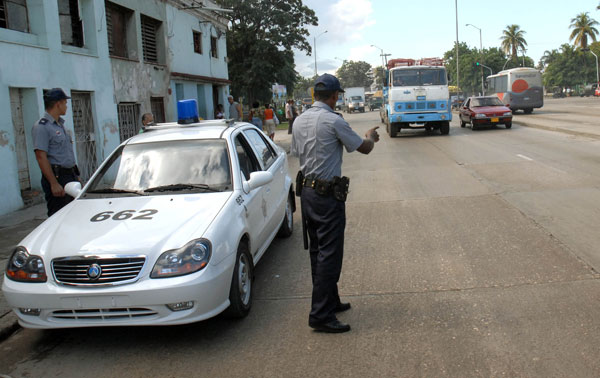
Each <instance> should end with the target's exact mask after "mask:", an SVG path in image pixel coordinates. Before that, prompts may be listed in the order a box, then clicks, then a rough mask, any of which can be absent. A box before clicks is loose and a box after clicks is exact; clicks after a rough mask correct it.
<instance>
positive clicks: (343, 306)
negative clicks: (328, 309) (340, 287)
mask: <svg viewBox="0 0 600 378" xmlns="http://www.w3.org/2000/svg"><path fill="white" fill-rule="evenodd" d="M351 308H352V306H350V303H341V302H340V303H339V304H338V305H337V306H336V307H335V310H334V311H335V312H344V311H348V310H350V309H351Z"/></svg>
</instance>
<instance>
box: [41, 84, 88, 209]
mask: <svg viewBox="0 0 600 378" xmlns="http://www.w3.org/2000/svg"><path fill="white" fill-rule="evenodd" d="M70 98H71V97H69V96H67V95H66V94H65V92H64V91H63V90H62V89H60V88H53V89H50V90H49V91H47V92H46V93H45V94H44V108H45V109H46V112H45V113H44V116H43V117H42V118H40V119H39V120H38V121H37V122H36V123H35V124H34V125H33V129H32V134H33V149H34V151H35V158H36V160H37V162H38V165H39V166H40V170H41V171H42V189H43V190H44V195H45V198H46V203H47V207H48V216H51V215H52V214H54V213H56V212H57V211H59V210H60V209H62V208H63V207H64V206H65V205H67V204H68V203H69V202H71V201H72V200H73V197H71V196H69V195H68V194H66V193H65V189H64V186H65V185H66V184H67V183H69V182H72V181H78V180H79V170H78V168H77V165H76V164H75V154H74V153H73V140H72V138H71V135H70V134H69V133H67V131H66V130H65V127H64V124H65V120H64V119H63V118H62V117H61V116H63V115H65V114H66V113H67V99H70Z"/></svg>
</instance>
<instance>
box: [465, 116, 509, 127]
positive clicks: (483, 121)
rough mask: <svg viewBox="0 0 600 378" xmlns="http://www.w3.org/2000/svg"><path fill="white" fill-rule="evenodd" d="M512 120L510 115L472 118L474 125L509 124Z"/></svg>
mask: <svg viewBox="0 0 600 378" xmlns="http://www.w3.org/2000/svg"><path fill="white" fill-rule="evenodd" d="M511 122H512V116H510V117H485V118H471V123H472V124H473V125H489V126H493V125H498V124H507V123H511Z"/></svg>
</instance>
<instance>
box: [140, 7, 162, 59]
mask: <svg viewBox="0 0 600 378" xmlns="http://www.w3.org/2000/svg"><path fill="white" fill-rule="evenodd" d="M141 24H142V47H143V49H144V61H146V62H152V63H158V28H159V27H160V24H161V22H160V21H158V20H155V19H153V18H150V17H148V16H144V15H142V16H141Z"/></svg>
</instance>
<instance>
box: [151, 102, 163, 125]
mask: <svg viewBox="0 0 600 378" xmlns="http://www.w3.org/2000/svg"><path fill="white" fill-rule="evenodd" d="M150 110H151V111H152V115H153V116H154V122H155V123H163V122H165V105H164V100H163V98H162V97H151V98H150Z"/></svg>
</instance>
